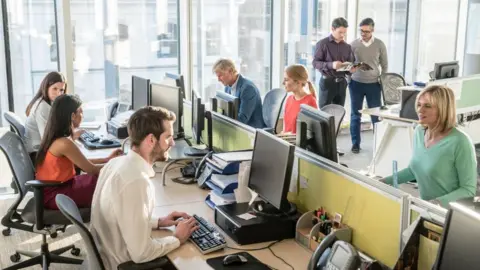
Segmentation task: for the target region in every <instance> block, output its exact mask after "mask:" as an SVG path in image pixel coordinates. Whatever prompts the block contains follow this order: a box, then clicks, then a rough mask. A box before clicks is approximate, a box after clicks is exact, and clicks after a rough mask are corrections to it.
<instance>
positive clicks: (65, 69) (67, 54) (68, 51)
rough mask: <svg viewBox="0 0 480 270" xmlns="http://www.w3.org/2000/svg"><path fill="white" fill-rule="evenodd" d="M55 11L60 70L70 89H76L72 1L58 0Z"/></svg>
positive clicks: (70, 90)
mask: <svg viewBox="0 0 480 270" xmlns="http://www.w3.org/2000/svg"><path fill="white" fill-rule="evenodd" d="M55 11H56V18H57V37H58V40H57V44H58V55H59V59H58V61H59V64H60V72H62V73H63V74H64V75H65V77H66V79H67V82H68V91H69V92H70V93H73V92H74V91H75V83H74V78H73V56H74V55H73V54H74V51H73V42H72V23H71V17H70V1H69V0H56V1H55Z"/></svg>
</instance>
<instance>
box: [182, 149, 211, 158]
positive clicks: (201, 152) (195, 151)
mask: <svg viewBox="0 0 480 270" xmlns="http://www.w3.org/2000/svg"><path fill="white" fill-rule="evenodd" d="M208 152H210V151H209V150H208V149H197V148H195V147H187V148H185V150H183V154H184V155H185V156H205V155H206V154H208Z"/></svg>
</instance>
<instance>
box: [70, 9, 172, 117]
mask: <svg viewBox="0 0 480 270" xmlns="http://www.w3.org/2000/svg"><path fill="white" fill-rule="evenodd" d="M104 5H105V7H104ZM70 10H71V17H72V26H73V27H74V28H75V34H76V36H77V37H76V44H75V54H76V55H75V61H74V77H75V93H77V94H79V95H80V97H81V98H82V100H83V101H84V102H87V103H89V104H90V106H91V108H97V110H94V111H95V113H92V114H91V116H87V115H86V116H85V118H86V120H87V121H88V120H91V121H100V120H102V119H99V117H100V116H99V115H101V114H99V113H98V112H99V111H101V110H102V109H103V107H102V106H104V101H105V100H109V99H117V98H119V99H121V100H123V101H126V102H130V99H131V76H132V75H137V76H140V77H145V78H148V79H150V80H151V81H152V82H160V81H162V80H163V77H164V74H165V72H172V73H178V72H179V58H178V45H179V43H178V32H179V31H178V0H157V1H118V2H117V1H94V0H85V1H71V8H70ZM104 22H105V23H104ZM88 118H90V119H88Z"/></svg>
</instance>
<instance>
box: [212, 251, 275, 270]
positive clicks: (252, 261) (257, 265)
mask: <svg viewBox="0 0 480 270" xmlns="http://www.w3.org/2000/svg"><path fill="white" fill-rule="evenodd" d="M235 254H239V255H242V256H244V257H245V258H247V260H248V261H247V262H246V263H244V264H241V265H228V266H227V265H223V258H225V257H226V256H227V255H225V256H220V257H215V258H210V259H208V260H207V263H208V265H210V267H212V268H213V269H215V270H221V269H225V270H228V269H235V270H243V269H251V270H264V269H265V270H270V267H268V266H267V265H265V264H263V263H262V262H261V261H259V260H258V259H257V258H255V257H253V256H252V255H250V254H249V253H248V252H239V253H235ZM229 255H231V254H229Z"/></svg>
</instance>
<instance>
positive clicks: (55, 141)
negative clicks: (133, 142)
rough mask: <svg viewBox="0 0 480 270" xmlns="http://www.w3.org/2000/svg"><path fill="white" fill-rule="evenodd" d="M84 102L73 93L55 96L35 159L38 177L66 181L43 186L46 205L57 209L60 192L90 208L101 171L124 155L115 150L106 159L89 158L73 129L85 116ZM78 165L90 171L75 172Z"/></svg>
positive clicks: (48, 207) (80, 205) (79, 205)
mask: <svg viewBox="0 0 480 270" xmlns="http://www.w3.org/2000/svg"><path fill="white" fill-rule="evenodd" d="M81 106H82V101H81V100H80V99H79V98H78V97H77V96H74V95H61V96H59V97H57V98H56V99H55V101H54V102H53V104H52V109H51V111H50V115H49V117H48V121H47V125H46V127H45V133H44V135H43V138H42V142H41V144H40V149H39V151H38V154H37V158H36V169H37V170H36V178H37V179H38V180H42V181H54V182H62V183H64V184H63V185H61V186H58V187H49V188H45V189H44V205H45V207H46V208H47V209H58V208H57V205H56V203H55V196H56V195H57V194H65V195H66V196H68V197H70V198H72V200H73V201H75V203H76V204H77V206H78V207H90V206H91V204H92V197H93V192H94V191H95V186H96V184H97V178H98V174H99V172H100V169H101V168H102V167H103V165H100V164H103V163H106V162H108V161H109V160H110V159H112V158H114V157H116V156H118V155H120V154H121V150H120V149H117V150H114V151H113V152H112V153H111V154H110V156H108V157H107V158H100V159H90V160H89V159H87V158H85V156H84V155H83V154H82V152H81V151H80V149H79V148H78V147H77V145H76V144H75V142H74V141H73V139H72V135H73V131H74V129H76V128H78V127H79V126H80V123H81V122H82V119H83V110H82V107H81ZM75 165H76V166H77V167H79V168H80V169H82V170H83V171H84V172H86V173H87V174H82V175H75Z"/></svg>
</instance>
